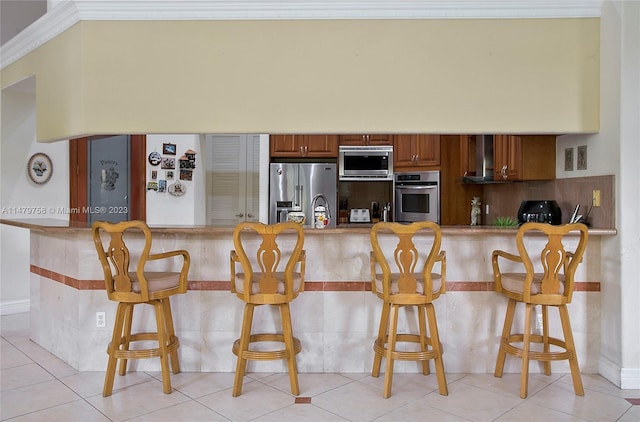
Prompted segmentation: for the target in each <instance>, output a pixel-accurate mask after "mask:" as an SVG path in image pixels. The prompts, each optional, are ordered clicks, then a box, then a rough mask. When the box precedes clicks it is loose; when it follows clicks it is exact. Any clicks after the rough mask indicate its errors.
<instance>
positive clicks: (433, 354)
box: [371, 221, 448, 398]
mask: <svg viewBox="0 0 640 422" xmlns="http://www.w3.org/2000/svg"><path fill="white" fill-rule="evenodd" d="M441 242H442V234H441V232H440V226H438V225H437V224H436V223H432V222H429V221H422V222H417V223H412V224H400V223H387V222H380V223H376V224H374V225H373V228H372V229H371V247H372V249H373V250H372V252H371V290H372V291H373V293H375V294H376V295H377V296H378V297H379V298H380V299H382V314H381V316H380V326H379V329H378V337H377V338H376V340H375V342H374V345H373V350H374V353H375V355H374V361H373V369H372V371H371V375H372V376H373V377H378V376H379V375H380V366H381V363H382V358H386V368H385V378H384V393H383V397H384V398H389V397H390V396H391V384H392V379H393V366H394V362H395V361H396V360H410V361H419V362H421V365H422V373H423V374H424V375H428V374H429V373H430V369H429V360H434V364H435V370H436V377H437V380H438V391H439V392H440V394H442V395H444V396H446V395H447V394H448V390H447V382H446V378H445V372H444V363H443V360H442V353H443V352H442V345H441V344H440V337H439V335H438V324H437V321H436V313H435V309H434V307H433V301H434V300H435V299H437V298H438V297H439V296H440V295H441V294H443V293H445V273H446V254H445V251H441V250H440V246H441ZM394 246H395V249H393V247H394ZM420 262H423V263H424V264H423V267H422V269H421V270H420V271H418V272H417V271H416V267H417V266H418V264H419V263H420ZM436 263H439V264H440V273H439V274H438V273H433V268H434V265H435V264H436ZM411 306H414V307H416V309H417V314H418V327H419V333H417V334H416V333H398V332H397V331H398V313H399V310H400V308H406V307H411ZM426 321H428V324H429V331H428V333H427V328H426ZM401 342H409V343H417V344H418V347H415V348H416V349H419V350H416V351H403V350H399V349H398V348H397V344H398V343H401Z"/></svg>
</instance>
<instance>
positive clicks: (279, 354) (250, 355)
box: [232, 333, 302, 360]
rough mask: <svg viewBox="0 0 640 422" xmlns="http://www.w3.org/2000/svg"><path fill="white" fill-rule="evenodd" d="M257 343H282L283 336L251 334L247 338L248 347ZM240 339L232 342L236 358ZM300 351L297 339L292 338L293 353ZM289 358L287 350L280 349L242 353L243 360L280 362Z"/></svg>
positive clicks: (300, 347)
mask: <svg viewBox="0 0 640 422" xmlns="http://www.w3.org/2000/svg"><path fill="white" fill-rule="evenodd" d="M259 341H271V342H279V343H284V335H283V334H276V333H261V334H252V335H251V336H250V337H249V345H251V343H256V342H259ZM239 349H240V339H237V340H236V341H234V342H233V348H232V351H233V354H234V355H236V356H239V355H238V352H239V351H240V350H239ZM301 350H302V345H301V343H300V340H299V339H298V338H297V337H293V352H294V354H296V355H297V354H298V353H300V351H301ZM289 357H290V353H289V350H287V349H280V350H246V351H244V352H242V358H243V359H249V360H280V359H288V358H289Z"/></svg>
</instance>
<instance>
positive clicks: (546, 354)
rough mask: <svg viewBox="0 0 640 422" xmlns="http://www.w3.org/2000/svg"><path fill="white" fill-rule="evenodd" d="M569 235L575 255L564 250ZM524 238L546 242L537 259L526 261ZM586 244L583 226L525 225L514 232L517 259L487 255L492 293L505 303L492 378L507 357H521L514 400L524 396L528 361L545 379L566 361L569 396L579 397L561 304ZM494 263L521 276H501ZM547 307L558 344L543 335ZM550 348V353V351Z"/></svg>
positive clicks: (577, 371) (573, 355) (567, 295)
mask: <svg viewBox="0 0 640 422" xmlns="http://www.w3.org/2000/svg"><path fill="white" fill-rule="evenodd" d="M570 232H577V233H579V240H578V244H577V247H576V249H575V252H567V251H565V249H564V245H563V240H564V239H565V236H567V235H568V234H569V233H570ZM528 233H538V234H539V233H542V234H544V235H545V236H546V238H547V243H546V245H545V246H544V248H543V249H542V251H540V253H539V255H538V253H537V251H536V255H534V257H535V256H537V257H538V258H539V259H536V260H532V259H531V257H530V254H529V251H528V249H527V242H525V239H524V236H525V234H528ZM587 239H588V231H587V227H586V226H585V225H584V224H566V225H563V226H552V225H550V224H546V223H525V224H523V225H522V226H521V227H520V229H518V233H517V235H516V245H517V248H518V255H514V254H511V253H508V252H504V251H500V250H496V251H493V255H492V265H493V274H494V280H495V289H496V292H498V293H502V294H503V295H505V296H506V297H507V298H509V303H508V305H507V313H506V316H505V319H504V327H503V329H502V338H501V340H500V350H499V351H498V359H497V361H496V368H495V372H494V375H495V376H496V377H502V372H503V370H504V362H505V358H506V354H507V353H508V354H510V355H512V356H516V357H519V358H522V372H521V375H520V377H521V378H520V397H521V398H523V399H524V398H526V397H527V385H528V379H529V361H530V360H539V361H543V362H544V373H545V374H546V375H551V362H552V361H557V360H568V361H569V367H570V369H571V379H572V380H573V388H574V390H575V393H576V395H579V396H583V395H584V389H583V387H582V378H581V376H580V368H579V367H578V358H577V356H576V348H575V344H574V342H573V333H572V331H571V324H570V322H569V312H568V311H567V304H569V303H571V297H572V295H573V288H574V276H575V273H576V268H577V267H578V264H580V262H581V260H582V255H583V254H584V251H585V249H586V247H587ZM499 258H503V259H506V260H507V261H511V262H515V263H519V264H521V268H522V271H521V272H517V273H515V272H502V271H501V270H500V267H499V265H498V264H499ZM536 269H538V271H540V269H541V270H542V272H536ZM517 303H524V304H525V313H524V331H523V333H518V334H512V333H511V329H512V325H513V316H514V314H515V309H516V304H517ZM537 305H541V306H542V335H537V334H532V332H531V328H532V327H531V313H532V310H533V309H534V308H535V307H536V306H537ZM549 306H553V307H555V308H557V309H558V312H559V313H560V321H561V323H562V331H563V333H564V340H562V339H558V338H554V337H550V336H549V318H548V312H547V308H548V307H549ZM532 343H540V344H541V345H542V347H541V348H542V350H540V351H538V350H532V348H531V344H532ZM518 344H521V346H520V345H518ZM552 346H553V348H554V350H551V349H552ZM556 349H560V350H556Z"/></svg>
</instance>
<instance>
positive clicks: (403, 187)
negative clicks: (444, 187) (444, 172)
mask: <svg viewBox="0 0 640 422" xmlns="http://www.w3.org/2000/svg"><path fill="white" fill-rule="evenodd" d="M396 187H397V188H398V189H402V190H409V189H413V190H425V189H436V188H437V186H415V185H414V186H411V185H400V186H398V185H396Z"/></svg>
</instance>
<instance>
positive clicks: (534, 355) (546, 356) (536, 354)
mask: <svg viewBox="0 0 640 422" xmlns="http://www.w3.org/2000/svg"><path fill="white" fill-rule="evenodd" d="M523 338H524V336H523V335H522V334H511V335H510V336H509V337H507V338H506V339H502V341H501V345H502V348H503V349H504V351H505V352H507V353H508V354H510V355H512V356H516V357H519V358H522V356H523V354H524V353H523V350H522V347H520V346H515V345H514V344H513V343H522V340H523ZM529 341H530V343H539V344H542V343H543V337H542V336H541V335H538V334H534V335H531V336H529ZM549 344H552V345H554V346H558V347H561V348H562V349H564V350H561V351H549V352H544V351H537V350H529V353H528V356H529V359H531V360H539V361H545V362H546V361H549V362H550V361H557V360H568V359H572V358H573V356H574V354H573V352H572V351H570V350H567V344H566V342H564V341H563V340H561V339H558V338H555V337H549Z"/></svg>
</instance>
